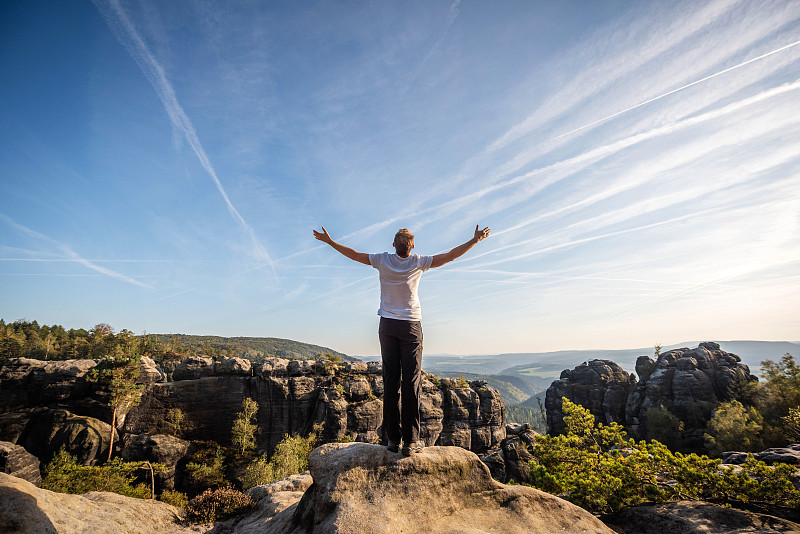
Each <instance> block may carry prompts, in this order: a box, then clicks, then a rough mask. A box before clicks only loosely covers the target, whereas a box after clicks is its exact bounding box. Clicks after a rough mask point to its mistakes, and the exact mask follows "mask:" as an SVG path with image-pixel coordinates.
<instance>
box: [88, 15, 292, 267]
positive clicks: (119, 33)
mask: <svg viewBox="0 0 800 534" xmlns="http://www.w3.org/2000/svg"><path fill="white" fill-rule="evenodd" d="M94 3H95V6H97V9H98V11H100V13H101V14H102V15H103V17H104V18H105V20H106V22H107V24H108V25H109V27H110V28H111V30H112V31H113V33H114V34H115V36H116V37H117V39H118V40H119V41H120V42H121V43H122V44H123V45H124V46H125V48H126V49H127V50H128V52H129V53H130V54H131V56H132V57H133V59H134V60H135V61H136V64H137V65H139V68H140V69H141V70H142V72H143V73H144V75H145V77H146V78H147V79H148V81H149V82H150V84H151V85H152V86H153V89H155V91H156V94H157V95H158V97H159V99H160V100H161V103H162V104H163V105H164V109H165V110H166V112H167V115H169V118H170V120H171V121H172V124H173V125H174V126H175V128H176V129H177V130H178V131H179V132H181V134H182V135H183V137H184V138H185V140H186V142H187V143H188V144H189V146H190V147H191V148H192V151H193V152H194V153H195V155H196V156H197V159H198V160H199V162H200V165H202V167H203V169H205V171H206V172H207V173H208V175H209V176H210V177H211V179H212V181H213V182H214V185H215V186H216V188H217V191H219V194H220V195H221V196H222V199H223V200H224V201H225V205H226V206H227V208H228V211H229V212H230V214H231V216H232V217H233V218H234V220H236V222H238V223H239V225H240V226H241V227H242V229H243V230H244V231H245V233H246V235H247V237H248V239H249V240H250V242H251V244H252V249H251V253H252V254H253V256H254V257H255V258H256V259H259V260H261V261H265V262H267V263H268V264H269V265H270V267H271V268H272V271H273V274H275V275H276V276H277V272H276V271H275V267H274V264H273V262H272V259H271V258H270V255H269V253H268V252H267V250H266V248H265V247H264V245H263V244H262V243H261V241H260V240H259V239H258V236H256V233H255V231H254V230H253V228H252V227H251V226H250V225H249V224H248V223H247V221H246V220H245V219H244V217H242V214H241V213H239V210H238V209H236V206H234V205H233V202H231V199H230V197H229V196H228V193H227V192H226V191H225V188H224V187H223V186H222V182H220V180H219V177H218V176H217V173H216V171H215V170H214V166H213V165H212V164H211V160H210V159H209V157H208V154H207V153H206V151H205V149H204V148H203V145H202V143H201V142H200V139H199V138H198V136H197V133H196V132H195V129H194V126H193V125H192V122H191V120H190V119H189V117H188V116H187V115H186V112H185V111H184V110H183V107H182V106H181V105H180V103H179V102H178V99H177V96H176V95H175V90H174V89H173V87H172V84H171V83H170V82H169V80H168V79H167V76H166V73H165V72H164V69H163V67H162V66H161V64H160V63H159V62H158V61H157V60H156V58H155V56H154V55H153V54H152V53H151V51H150V49H149V48H148V46H147V44H146V43H145V42H144V40H143V39H142V37H141V36H140V35H139V32H137V31H136V28H135V27H134V25H133V22H132V21H131V20H130V18H129V17H128V15H127V13H126V12H125V10H124V9H123V7H122V6H121V5H120V3H119V1H118V0H95V2H94Z"/></svg>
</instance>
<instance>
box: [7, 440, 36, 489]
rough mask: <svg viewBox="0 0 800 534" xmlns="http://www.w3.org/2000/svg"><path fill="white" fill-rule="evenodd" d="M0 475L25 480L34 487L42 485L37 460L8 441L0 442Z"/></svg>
mask: <svg viewBox="0 0 800 534" xmlns="http://www.w3.org/2000/svg"><path fill="white" fill-rule="evenodd" d="M0 473H7V474H9V475H11V476H15V477H18V478H21V479H24V480H27V481H28V482H30V483H31V484H33V485H35V486H38V485H40V484H41V483H42V474H41V472H40V471H39V459H38V458H36V456H34V455H32V454H31V453H29V452H28V451H26V450H25V449H24V448H23V447H20V446H19V445H15V444H13V443H10V442H8V441H0Z"/></svg>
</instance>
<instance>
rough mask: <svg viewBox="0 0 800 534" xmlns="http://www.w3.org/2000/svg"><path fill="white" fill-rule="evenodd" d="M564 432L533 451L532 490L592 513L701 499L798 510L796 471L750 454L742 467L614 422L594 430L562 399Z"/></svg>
mask: <svg viewBox="0 0 800 534" xmlns="http://www.w3.org/2000/svg"><path fill="white" fill-rule="evenodd" d="M563 410H564V413H565V414H566V417H565V418H564V423H565V426H566V434H564V435H560V436H543V437H541V438H539V439H537V441H536V444H535V445H534V447H533V450H532V451H531V452H532V454H533V456H534V457H535V458H536V461H534V462H531V471H530V473H531V481H532V485H533V486H534V487H537V488H539V489H541V490H543V491H547V492H549V493H553V494H558V495H563V496H565V498H566V499H568V500H569V501H571V502H573V503H575V504H577V505H578V506H581V507H583V508H585V509H587V510H590V511H592V512H595V513H609V512H614V511H617V510H619V509H621V508H623V507H625V506H630V505H634V504H637V503H641V502H647V501H649V502H664V501H668V500H678V499H704V500H707V501H712V502H721V503H734V502H744V503H750V504H755V505H763V504H770V505H781V506H787V507H797V506H798V505H800V491H798V490H797V489H796V488H795V487H794V486H793V485H792V483H791V479H790V476H792V474H793V473H794V467H793V466H789V465H785V464H781V465H777V466H775V467H774V468H773V467H770V466H767V465H766V464H764V462H759V461H756V460H755V459H754V458H752V456H751V457H750V458H748V460H747V461H746V462H745V463H744V464H743V465H741V466H739V469H736V468H734V467H723V466H722V465H721V460H719V459H711V458H709V457H708V456H698V455H697V454H689V455H683V454H681V453H672V452H671V451H670V450H669V449H668V448H667V447H666V446H665V445H663V444H662V443H660V442H658V441H651V442H650V443H647V442H645V441H640V442H636V441H635V440H633V439H629V438H628V437H627V436H626V434H625V432H624V429H623V428H622V427H621V426H620V425H618V424H616V423H612V424H610V425H603V424H595V418H594V416H592V414H591V413H590V412H589V411H588V410H586V409H585V408H583V407H581V406H578V405H576V404H573V403H572V402H570V401H569V399H566V398H564V399H563Z"/></svg>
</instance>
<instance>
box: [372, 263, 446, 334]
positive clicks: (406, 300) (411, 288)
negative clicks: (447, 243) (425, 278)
mask: <svg viewBox="0 0 800 534" xmlns="http://www.w3.org/2000/svg"><path fill="white" fill-rule="evenodd" d="M432 261H433V256H417V255H416V254H413V255H410V256H408V257H407V258H401V257H400V256H398V255H397V254H390V253H389V252H382V253H380V254H370V255H369V262H370V264H371V265H372V266H373V267H375V268H376V269H378V273H380V279H381V307H380V308H379V309H378V315H380V316H381V317H386V318H388V319H401V320H404V321H421V320H422V311H421V310H420V307H419V298H418V297H417V287H418V286H419V278H420V276H422V273H424V272H425V271H427V270H428V269H430V268H431V262H432Z"/></svg>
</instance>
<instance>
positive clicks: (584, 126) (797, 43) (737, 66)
mask: <svg viewBox="0 0 800 534" xmlns="http://www.w3.org/2000/svg"><path fill="white" fill-rule="evenodd" d="M799 44H800V40H799V41H795V42H793V43H790V44H788V45H786V46H782V47H780V48H778V49H776V50H773V51H772V52H767V53H766V54H762V55H760V56H758V57H754V58H752V59H748V60H747V61H744V62H742V63H739V64H738V65H734V66H733V67H728V68H727V69H724V70H721V71H719V72H716V73H714V74H711V75H709V76H706V77H705V78H701V79H699V80H695V81H693V82H692V83H687V84H686V85H684V86H681V87H678V88H677V89H673V90H672V91H667V92H666V93H663V94H660V95H658V96H654V97H653V98H650V99H649V100H645V101H644V102H640V103H638V104H636V105H635V106H631V107H629V108H626V109H623V110H622V111H618V112H616V113H613V114H611V115H609V116H607V117H603V118H602V119H598V120H596V121H593V122H590V123H589V124H585V125H583V126H581V127H580V128H575V129H574V130H570V131H569V132H566V133H563V134H561V135H558V136H556V137H554V138H553V140H556V139H561V138H562V137H566V136H568V135H571V134H574V133H575V132H579V131H581V130H584V129H586V128H590V127H592V126H594V125H595V124H600V123H601V122H605V121H607V120H610V119H613V118H614V117H618V116H620V115H622V114H623V113H627V112H629V111H632V110H634V109H636V108H640V107H642V106H644V105H647V104H649V103H651V102H655V101H656V100H661V99H662V98H665V97H667V96H669V95H672V94H675V93H677V92H679V91H683V90H684V89H688V88H689V87H692V86H694V85H697V84H698V83H702V82H705V81H708V80H710V79H711V78H716V77H717V76H722V75H723V74H725V73H728V72H730V71H732V70H736V69H739V68H741V67H744V66H745V65H749V64H750V63H753V62H755V61H759V60H762V59H764V58H766V57H769V56H771V55H773V54H777V53H778V52H783V51H784V50H787V49H789V48H792V47H793V46H797V45H799Z"/></svg>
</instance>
